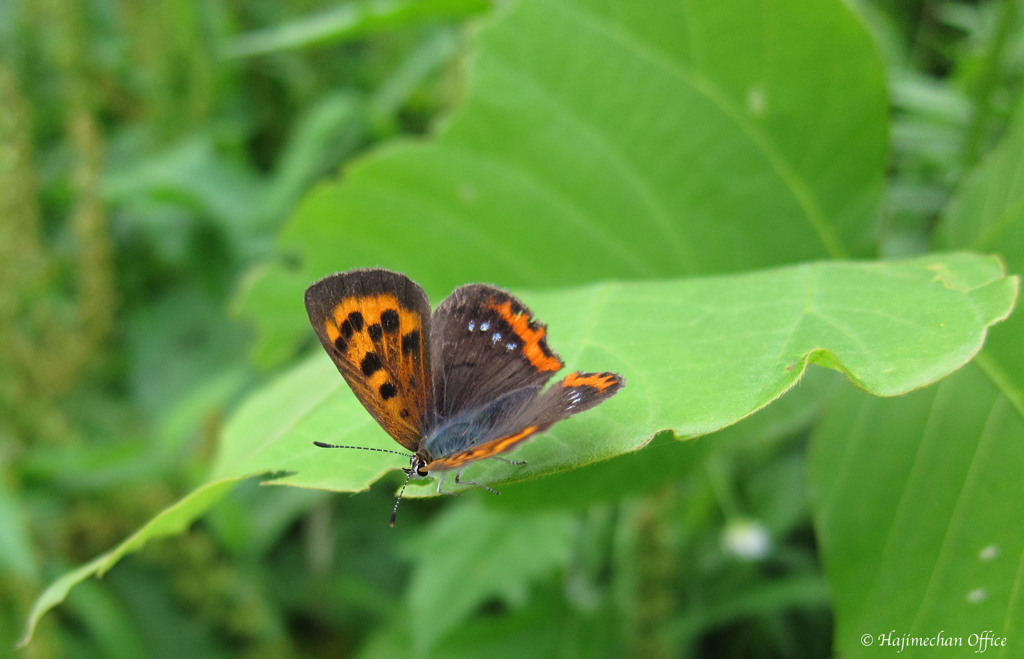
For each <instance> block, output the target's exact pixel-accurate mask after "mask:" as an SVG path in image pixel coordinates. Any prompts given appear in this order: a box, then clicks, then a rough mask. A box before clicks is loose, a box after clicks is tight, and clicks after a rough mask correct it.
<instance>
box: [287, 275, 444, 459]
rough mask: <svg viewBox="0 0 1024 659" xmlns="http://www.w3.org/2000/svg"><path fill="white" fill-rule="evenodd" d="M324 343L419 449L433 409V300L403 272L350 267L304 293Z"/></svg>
mask: <svg viewBox="0 0 1024 659" xmlns="http://www.w3.org/2000/svg"><path fill="white" fill-rule="evenodd" d="M306 311H307V313H308V314H309V321H310V323H311V324H312V325H313V330H314V331H315V332H316V335H317V337H318V338H319V339H320V343H321V344H322V345H323V347H324V350H326V351H327V354H328V355H330V357H331V359H332V360H333V361H334V363H335V365H336V366H337V367H338V370H339V371H340V372H341V374H342V376H344V378H345V380H346V382H348V384H349V386H350V387H352V391H353V393H355V395H356V398H358V399H359V402H361V403H362V404H363V406H364V407H365V408H366V409H367V411H369V413H370V414H371V415H372V416H373V418H374V419H376V420H377V422H378V423H379V424H380V425H381V426H382V427H383V428H384V430H386V431H387V433H388V434H389V435H391V436H392V437H393V438H394V439H395V441H397V442H398V443H399V444H401V445H402V446H404V447H405V448H407V449H409V450H410V451H415V450H416V449H417V447H418V446H419V442H420V438H421V436H422V431H423V427H424V423H425V420H426V415H427V414H428V410H429V409H430V396H431V391H432V388H433V384H432V381H431V376H430V350H429V337H430V300H429V299H428V298H427V294H426V293H425V292H424V291H423V289H422V288H421V287H420V286H419V285H418V284H417V283H416V282H414V281H412V280H411V279H409V278H408V277H406V276H405V275H403V274H400V273H397V272H391V271H389V270H383V269H368V270H352V271H349V272H343V273H339V274H334V275H330V276H328V277H324V278H323V279H321V280H320V281H318V282H316V283H315V284H313V285H312V286H310V287H309V288H308V289H306Z"/></svg>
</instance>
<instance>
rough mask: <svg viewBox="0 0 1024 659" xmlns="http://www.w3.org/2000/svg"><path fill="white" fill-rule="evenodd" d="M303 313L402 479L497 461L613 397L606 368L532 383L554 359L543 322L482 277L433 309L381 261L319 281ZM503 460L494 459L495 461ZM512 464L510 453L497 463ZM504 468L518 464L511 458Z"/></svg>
mask: <svg viewBox="0 0 1024 659" xmlns="http://www.w3.org/2000/svg"><path fill="white" fill-rule="evenodd" d="M306 311H307V312H308V313H309V321H310V323H312V325H313V329H314V330H315V331H316V335H317V336H318V337H319V338H320V343H322V344H323V346H324V349H325V350H326V351H327V354H328V355H330V357H331V359H332V360H334V363H335V364H336V365H337V367H338V370H339V371H341V374H342V376H343V377H344V378H345V381H346V382H348V384H349V386H350V387H351V388H352V392H353V393H354V394H355V395H356V398H358V399H359V402H361V403H362V404H363V406H364V407H365V408H366V409H367V411H369V412H370V414H371V415H372V416H373V418H374V419H376V420H377V423H379V424H380V425H381V426H382V427H383V428H384V430H385V431H387V433H388V434H389V435H391V437H392V438H394V440H395V441H396V442H398V443H399V444H401V445H402V446H403V447H405V448H406V449H408V450H409V451H411V452H412V453H411V454H407V453H402V452H400V451H387V450H386V449H374V448H369V447H364V446H337V445H335V444H326V443H323V442H314V444H316V445H317V446H321V447H324V448H357V449H366V450H371V451H385V452H387V453H398V454H399V455H408V456H409V457H410V458H411V460H410V463H409V468H408V469H404V471H405V472H406V474H407V475H408V476H407V477H406V479H405V484H403V485H402V490H401V492H399V495H398V500H397V501H395V507H394V510H392V512H391V522H390V523H391V526H394V525H395V517H396V516H397V514H398V504H399V503H400V502H401V500H402V494H403V493H404V492H405V486H406V485H408V483H409V480H410V479H412V478H426V477H427V476H429V475H430V474H431V473H433V472H439V473H440V475H441V477H440V478H439V480H438V483H437V491H438V492H440V491H441V485H442V483H443V482H444V475H445V473H446V472H447V471H449V470H455V471H456V475H455V482H456V483H462V482H464V483H468V484H470V485H475V486H477V487H481V488H483V489H485V490H489V491H490V492H494V493H495V494H497V492H495V490H493V489H491V488H489V487H487V486H486V485H481V484H479V483H474V482H473V481H460V476H461V475H462V470H463V469H464V468H465V467H466V465H468V464H469V463H471V462H474V461H476V460H483V459H485V458H497V456H498V455H499V454H501V453H504V452H506V451H509V450H511V449H513V448H515V447H516V446H518V445H519V444H521V443H523V442H524V441H526V440H527V439H528V438H530V437H532V436H533V435H535V434H537V433H539V432H542V431H544V430H546V429H548V428H549V427H551V426H552V425H553V424H555V423H557V422H558V421H561V420H562V419H566V418H568V417H570V416H572V415H573V414H577V413H579V412H582V411H584V410H587V409H590V408H591V407H594V406H595V405H598V404H599V403H601V402H603V401H605V400H607V399H608V398H610V397H611V396H613V395H614V394H615V393H616V392H617V391H618V390H619V389H621V388H622V387H623V385H624V384H625V382H624V380H623V379H622V376H621V375H618V374H617V373H582V372H578V371H577V372H575V373H570V374H569V375H567V376H565V377H564V378H562V380H561V381H560V382H558V383H557V384H556V385H554V386H552V387H549V388H548V389H547V390H545V391H542V388H543V387H544V384H545V383H546V382H547V381H548V380H549V379H550V378H551V376H552V375H553V374H554V373H555V372H556V371H558V370H560V369H561V368H562V366H563V364H562V360H561V359H559V357H558V355H557V354H555V353H554V351H552V350H551V348H549V347H548V343H547V327H546V326H545V325H544V324H543V323H540V322H538V321H537V320H536V319H534V318H533V314H532V313H531V312H530V310H529V309H528V308H527V307H526V305H524V304H523V303H522V302H520V301H519V300H518V299H516V297H515V296H513V295H511V294H510V293H508V292H506V291H503V290H501V289H500V288H495V287H494V286H488V285H486V284H469V285H466V286H460V287H458V288H457V289H455V291H454V292H453V293H452V294H451V295H450V296H448V297H447V298H446V299H445V300H444V301H443V302H441V305H440V306H439V307H438V308H437V310H436V311H434V312H433V313H431V312H430V300H429V299H428V298H427V294H426V293H425V292H424V290H423V289H422V288H421V287H420V286H419V284H417V283H416V282H414V281H412V280H411V279H409V278H408V277H406V276H405V275H403V274H400V273H397V272H391V271H390V270H383V269H367V270H352V271H349V272H342V273H338V274H334V275H331V276H329V277H325V278H323V279H321V280H320V281H318V282H316V283H315V284H313V285H312V286H310V287H309V288H308V289H306ZM497 459H503V458H497ZM508 462H514V461H508ZM516 464H523V463H521V462H519V463H516Z"/></svg>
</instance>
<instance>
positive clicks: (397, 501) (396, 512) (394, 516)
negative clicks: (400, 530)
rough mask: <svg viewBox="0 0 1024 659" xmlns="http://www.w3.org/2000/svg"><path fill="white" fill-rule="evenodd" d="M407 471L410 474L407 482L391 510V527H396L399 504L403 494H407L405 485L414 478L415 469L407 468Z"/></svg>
mask: <svg viewBox="0 0 1024 659" xmlns="http://www.w3.org/2000/svg"><path fill="white" fill-rule="evenodd" d="M405 471H406V473H407V474H409V475H408V476H406V477H405V482H404V483H402V489H401V491H400V492H399V493H398V498H397V499H395V507H394V508H393V509H392V510H391V521H390V522H389V524H390V525H391V528H395V518H396V517H398V504H400V503H402V495H403V494H405V486H406V485H408V484H409V481H411V480H412V474H413V470H412V469H406V470H405Z"/></svg>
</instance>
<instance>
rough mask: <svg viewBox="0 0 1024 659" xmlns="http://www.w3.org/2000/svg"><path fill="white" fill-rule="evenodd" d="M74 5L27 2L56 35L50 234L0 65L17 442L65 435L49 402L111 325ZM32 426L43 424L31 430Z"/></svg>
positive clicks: (10, 373)
mask: <svg viewBox="0 0 1024 659" xmlns="http://www.w3.org/2000/svg"><path fill="white" fill-rule="evenodd" d="M81 11H82V9H81V6H79V5H67V4H65V3H60V2H44V3H39V4H38V5H36V6H35V12H36V14H37V15H36V16H35V17H34V18H36V19H38V21H39V23H38V24H39V25H46V26H48V27H50V28H52V29H54V30H56V31H58V32H59V34H58V35H57V38H54V39H52V40H50V41H49V42H48V43H49V44H50V46H51V47H50V50H49V51H48V52H47V53H46V57H47V58H48V59H49V60H50V61H51V64H52V65H53V66H52V68H53V70H54V71H55V72H56V78H57V88H58V89H59V90H60V99H61V101H62V107H63V113H64V123H63V125H64V135H65V137H66V141H67V145H68V151H67V160H66V172H65V178H66V179H67V180H68V181H69V182H70V200H69V207H68V211H67V215H66V219H64V220H63V221H55V222H54V223H53V226H54V227H55V228H54V230H53V232H52V233H53V234H54V235H53V236H49V237H48V236H44V229H43V222H42V214H41V210H40V209H41V200H40V197H41V188H40V185H39V176H38V174H37V171H36V164H35V161H34V160H35V159H34V154H33V148H32V143H33V131H32V108H31V107H29V106H28V104H26V102H25V101H24V96H23V94H22V92H21V90H20V89H19V85H18V80H17V78H16V76H15V74H14V73H13V70H12V69H10V68H8V66H7V65H6V64H0V107H2V108H4V109H3V111H2V116H0V143H3V144H6V145H7V148H6V154H5V157H4V158H3V161H2V163H0V208H2V209H3V212H4V216H5V219H6V221H5V222H4V223H3V224H2V225H0V226H2V228H0V232H2V233H0V262H2V265H0V268H2V272H3V286H4V290H3V294H2V296H0V327H2V329H0V332H2V333H3V335H2V337H0V340H2V341H3V344H4V345H5V346H7V350H5V351H4V353H3V355H2V356H0V362H2V364H3V365H2V366H0V369H2V372H3V376H2V384H0V386H2V391H3V405H4V407H5V408H7V409H6V411H7V412H8V414H5V417H6V418H7V419H8V424H12V425H13V427H9V428H7V431H8V432H14V434H15V435H16V436H17V435H20V436H21V439H23V440H24V439H28V438H29V437H32V436H35V437H39V438H46V439H55V438H57V437H62V438H65V439H66V438H67V436H68V435H69V432H68V430H69V428H68V426H67V424H66V422H64V421H63V420H62V418H63V417H62V415H61V413H60V411H59V409H58V406H57V404H56V401H57V399H58V398H59V397H60V395H61V394H63V393H64V392H66V391H68V390H69V389H71V388H72V387H73V386H74V385H75V384H76V381H77V379H78V378H79V377H80V376H81V374H82V373H83V370H84V369H85V368H86V366H88V365H89V364H90V362H92V361H93V359H94V356H95V354H96V352H97V350H98V348H99V347H100V346H101V345H102V343H103V341H104V340H105V339H106V338H107V337H108V336H109V335H110V332H111V330H112V328H113V318H114V315H113V314H114V283H113V271H112V264H111V245H110V239H109V236H108V229H107V217H106V213H105V209H104V207H103V203H102V200H101V198H100V179H101V174H102V167H103V137H102V135H101V131H100V127H99V124H98V122H97V119H96V116H95V113H94V104H93V102H92V98H91V96H92V95H91V87H90V84H89V77H88V72H87V71H85V70H84V66H85V63H86V62H87V61H88V58H86V57H85V54H84V52H83V48H82V36H81V30H80V19H81V14H80V12H81ZM62 238H66V239H67V240H68V242H69V243H70V248H69V252H70V253H69V254H67V255H66V256H65V255H64V254H62V252H61V251H60V250H57V249H54V247H53V246H51V245H50V244H49V243H51V242H58V243H59V242H60V240H61V239H62ZM65 288H66V289H69V293H70V295H71V297H72V299H73V300H74V302H73V304H71V305H70V307H69V306H68V305H61V304H60V300H61V299H64V295H62V294H61V292H62V291H63V290H64V289H65ZM29 408H31V409H29ZM41 408H45V409H41ZM37 422H38V423H39V424H44V427H32V425H33V423H37Z"/></svg>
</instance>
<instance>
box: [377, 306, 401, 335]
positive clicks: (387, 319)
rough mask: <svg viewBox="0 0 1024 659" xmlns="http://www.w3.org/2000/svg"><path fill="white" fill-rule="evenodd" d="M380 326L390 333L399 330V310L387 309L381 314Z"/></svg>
mask: <svg viewBox="0 0 1024 659" xmlns="http://www.w3.org/2000/svg"><path fill="white" fill-rule="evenodd" d="M380 326H381V329H383V330H384V331H385V332H387V333H388V334H394V333H395V332H397V331H398V312H397V311H395V310H394V309H387V310H386V311H384V312H383V313H382V314H381V315H380Z"/></svg>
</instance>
